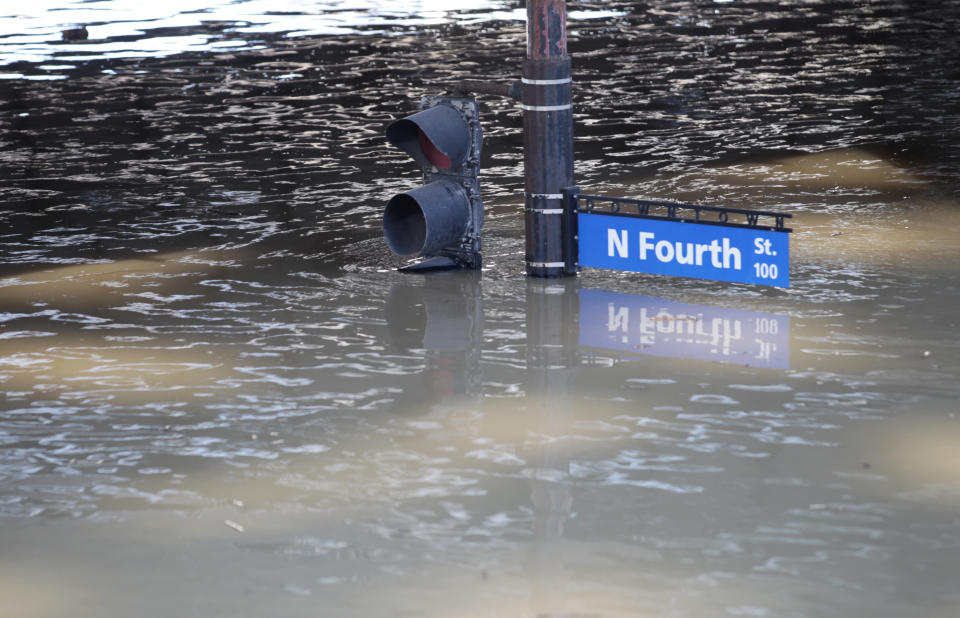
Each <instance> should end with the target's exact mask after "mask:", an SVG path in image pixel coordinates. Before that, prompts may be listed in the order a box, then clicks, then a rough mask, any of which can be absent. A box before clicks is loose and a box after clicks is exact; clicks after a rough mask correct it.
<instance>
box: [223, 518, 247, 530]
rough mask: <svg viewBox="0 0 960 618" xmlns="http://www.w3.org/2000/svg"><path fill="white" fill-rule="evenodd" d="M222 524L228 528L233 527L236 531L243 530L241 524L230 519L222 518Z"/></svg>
mask: <svg viewBox="0 0 960 618" xmlns="http://www.w3.org/2000/svg"><path fill="white" fill-rule="evenodd" d="M223 525H225V526H226V527H228V528H233V529H234V530H236V531H237V532H243V524H238V523H237V522H235V521H233V520H232V519H224V520H223Z"/></svg>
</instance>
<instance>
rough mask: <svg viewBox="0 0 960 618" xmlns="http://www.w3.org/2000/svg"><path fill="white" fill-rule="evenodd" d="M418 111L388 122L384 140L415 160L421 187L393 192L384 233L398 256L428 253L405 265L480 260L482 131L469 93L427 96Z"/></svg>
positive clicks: (465, 264)
mask: <svg viewBox="0 0 960 618" xmlns="http://www.w3.org/2000/svg"><path fill="white" fill-rule="evenodd" d="M421 109H422V111H420V112H417V113H416V114H413V115H412V116H408V117H406V118H402V119H400V120H397V121H395V122H393V123H391V124H390V125H389V126H388V127H387V140H388V141H389V142H390V143H391V144H393V145H394V146H396V147H398V148H400V149H401V150H403V151H404V152H406V153H407V154H409V155H410V156H411V157H413V160H414V161H416V162H417V164H418V165H420V168H421V169H422V171H423V186H421V187H418V188H416V189H412V190H410V191H406V192H404V193H400V194H398V195H395V196H393V197H392V198H391V199H390V201H389V202H387V207H386V209H385V210H384V212H383V235H384V238H385V239H386V241H387V246H389V247H390V250H391V251H393V252H394V253H396V254H397V255H401V256H411V257H412V256H417V257H423V258H427V259H425V260H424V261H421V262H419V263H417V264H414V265H412V266H408V267H407V268H406V269H405V270H428V269H433V268H455V267H460V268H474V269H478V268H480V265H481V261H482V260H481V256H480V251H481V246H480V233H481V228H482V227H483V202H482V201H481V198H480V181H479V179H478V178H477V176H478V174H479V173H480V147H481V143H482V141H483V132H482V131H481V129H480V115H479V110H478V108H477V102H476V101H475V100H474V99H471V98H458V97H427V98H424V99H423V102H422V104H421Z"/></svg>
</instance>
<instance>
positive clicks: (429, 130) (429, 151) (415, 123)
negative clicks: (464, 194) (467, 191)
mask: <svg viewBox="0 0 960 618" xmlns="http://www.w3.org/2000/svg"><path fill="white" fill-rule="evenodd" d="M387 140H389V141H390V143H391V144H393V145H394V146H396V147H397V148H400V149H401V150H403V151H404V152H406V153H407V154H409V155H410V156H411V157H413V159H414V160H415V161H416V162H417V163H419V164H420V165H421V166H431V165H432V166H433V167H436V168H437V169H442V170H447V169H451V168H453V169H456V168H459V167H460V166H461V165H463V162H464V159H466V157H467V153H468V152H469V150H470V127H469V126H467V123H466V121H465V120H464V119H463V117H462V116H461V115H460V113H459V112H457V110H455V109H453V108H452V107H450V106H449V105H435V106H433V107H431V108H428V109H425V110H423V111H422V112H417V113H416V114H414V115H412V116H407V117H406V118H402V119H400V120H397V121H396V122H392V123H390V125H389V126H388V127H387Z"/></svg>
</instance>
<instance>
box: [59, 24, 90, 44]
mask: <svg viewBox="0 0 960 618" xmlns="http://www.w3.org/2000/svg"><path fill="white" fill-rule="evenodd" d="M60 34H61V37H62V38H63V40H64V41H86V40H87V37H89V36H90V33H89V32H87V27H86V26H80V27H79V28H70V29H69V30H64V31H63V32H61V33H60Z"/></svg>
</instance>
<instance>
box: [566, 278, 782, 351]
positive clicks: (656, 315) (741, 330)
mask: <svg viewBox="0 0 960 618" xmlns="http://www.w3.org/2000/svg"><path fill="white" fill-rule="evenodd" d="M580 345H581V346H582V347H593V348H604V349H608V350H621V351H624V352H635V353H639V354H649V355H652V356H666V357H672V358H689V359H699V360H711V361H720V362H729V363H739V364H742V365H749V366H751V367H769V368H772V369H788V368H789V367H790V316H786V315H776V314H772V313H755V312H753V311H744V310H742V309H724V308H721V307H710V306H706V305H690V304H686V303H677V302H672V301H669V300H663V299H661V298H653V297H650V296H634V295H631V294H620V293H617V292H606V291H603V290H581V291H580Z"/></svg>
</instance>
